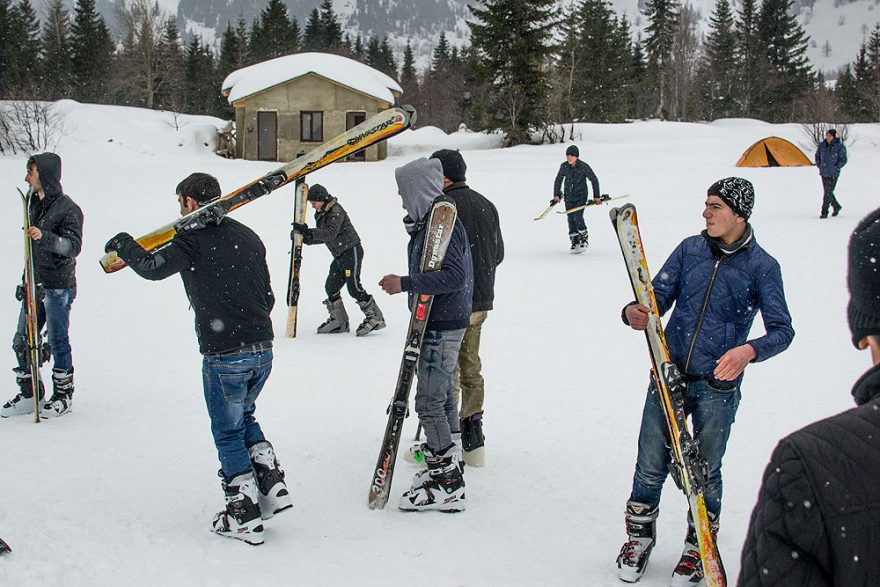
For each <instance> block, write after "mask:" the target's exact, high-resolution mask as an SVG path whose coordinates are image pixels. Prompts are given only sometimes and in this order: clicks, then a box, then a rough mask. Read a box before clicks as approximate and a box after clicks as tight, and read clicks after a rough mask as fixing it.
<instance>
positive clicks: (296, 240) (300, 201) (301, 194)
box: [287, 178, 309, 338]
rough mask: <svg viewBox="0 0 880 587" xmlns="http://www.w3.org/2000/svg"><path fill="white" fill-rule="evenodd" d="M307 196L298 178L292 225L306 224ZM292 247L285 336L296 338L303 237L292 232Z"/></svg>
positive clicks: (302, 182) (305, 188)
mask: <svg viewBox="0 0 880 587" xmlns="http://www.w3.org/2000/svg"><path fill="white" fill-rule="evenodd" d="M308 194H309V186H307V185H306V183H305V179H304V178H300V179H298V180H297V183H296V194H295V195H294V199H293V201H294V204H293V223H294V224H305V223H306V199H307V198H308ZM291 240H292V241H293V247H292V248H291V251H290V279H289V281H288V282H287V336H288V338H296V315H297V306H298V305H299V271H300V267H301V266H302V249H303V235H301V234H300V233H298V232H296V231H294V232H293V233H292V234H291Z"/></svg>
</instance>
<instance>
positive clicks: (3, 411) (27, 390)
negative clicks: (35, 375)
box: [0, 368, 46, 418]
mask: <svg viewBox="0 0 880 587" xmlns="http://www.w3.org/2000/svg"><path fill="white" fill-rule="evenodd" d="M12 371H13V372H14V373H15V382H16V383H17V384H18V394H16V396H15V397H13V398H12V399H11V400H9V401H8V402H6V403H5V404H3V407H2V408H0V417H2V418H9V417H11V416H24V415H26V414H33V413H34V388H33V385H32V384H31V374H30V371H25V370H24V369H17V368H16V369H13V370H12ZM39 390H40V397H39V399H41V400H42V399H43V397H44V396H45V395H46V391H45V388H44V387H43V381H42V379H41V380H40V385H39ZM41 412H42V410H41Z"/></svg>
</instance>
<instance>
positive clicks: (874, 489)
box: [737, 209, 880, 586]
mask: <svg viewBox="0 0 880 587" xmlns="http://www.w3.org/2000/svg"><path fill="white" fill-rule="evenodd" d="M878 257H880V209H877V210H874V212H872V213H871V214H869V215H868V216H867V217H866V218H864V219H863V220H862V221H861V222H860V223H859V225H858V226H857V227H856V229H855V231H854V232H853V234H852V237H850V241H849V272H848V278H847V281H848V285H849V293H850V299H849V306H848V308H847V313H848V318H849V328H850V332H851V333H852V341H853V344H854V345H855V346H856V348H859V349H871V360H872V362H873V367H872V368H871V369H869V370H868V371H867V372H866V373H864V374H863V375H862V376H861V377H860V378H859V379H858V381H856V383H855V385H854V386H853V389H852V395H853V397H854V398H855V402H856V404H857V405H858V407H856V408H852V409H851V410H848V411H846V412H843V413H841V414H838V415H836V416H832V417H830V418H826V419H825V420H820V421H819V422H816V423H814V424H811V425H809V426H807V427H805V428H802V429H801V430H798V431H797V432H795V433H793V434H791V435H790V436H788V437H786V438H783V439H782V440H781V441H780V442H779V445H778V446H777V447H776V450H774V451H773V456H772V457H770V463H769V464H768V465H767V469H766V470H765V471H764V481H763V484H762V486H761V490H760V492H759V493H758V503H757V504H755V509H754V511H753V512H752V519H751V523H750V524H749V530H748V532H747V533H746V542H745V545H744V546H743V552H742V566H741V568H740V575H739V580H738V582H737V584H738V585H742V586H753V585H754V586H758V585H760V586H764V585H799V586H800V585H810V586H812V585H876V584H877V582H878V580H880V557H878V556H877V554H878V553H880V484H878V483H877V471H880V269H878V262H877V258H878Z"/></svg>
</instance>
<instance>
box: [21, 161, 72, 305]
mask: <svg viewBox="0 0 880 587" xmlns="http://www.w3.org/2000/svg"><path fill="white" fill-rule="evenodd" d="M33 160H34V163H35V164H36V166H37V171H38V172H39V174H40V184H41V185H42V186H43V193H44V194H45V196H44V197H43V199H42V200H41V199H40V198H39V197H33V198H31V204H30V208H29V212H30V217H31V225H32V226H36V227H37V228H39V229H40V231H41V232H42V233H43V236H42V237H40V240H36V241H33V245H34V246H33V255H34V269H35V272H36V277H37V281H38V282H40V283H42V284H43V287H45V288H47V289H68V288H73V287H76V256H77V255H79V252H80V250H81V249H82V227H83V213H82V210H80V208H79V206H77V205H76V204H75V203H74V202H73V200H71V199H70V197H69V196H67V195H65V194H64V191H63V188H62V187H61V158H60V157H59V156H58V155H56V154H55V153H39V154H37V155H34V156H33Z"/></svg>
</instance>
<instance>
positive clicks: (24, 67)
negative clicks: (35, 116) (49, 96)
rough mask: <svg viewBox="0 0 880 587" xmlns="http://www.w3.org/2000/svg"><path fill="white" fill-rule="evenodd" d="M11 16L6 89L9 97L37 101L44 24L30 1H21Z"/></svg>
mask: <svg viewBox="0 0 880 587" xmlns="http://www.w3.org/2000/svg"><path fill="white" fill-rule="evenodd" d="M8 14H9V38H10V44H9V45H8V46H7V67H8V69H7V70H6V75H5V77H6V89H7V95H8V96H9V97H19V98H30V99H33V98H36V97H37V95H38V91H39V89H38V86H37V81H38V75H37V71H36V70H37V68H38V67H39V65H40V63H39V57H40V21H39V19H37V13H36V11H34V7H33V5H31V3H30V0H19V1H18V3H17V4H15V5H14V6H12V8H11V9H10V10H9V12H8Z"/></svg>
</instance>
